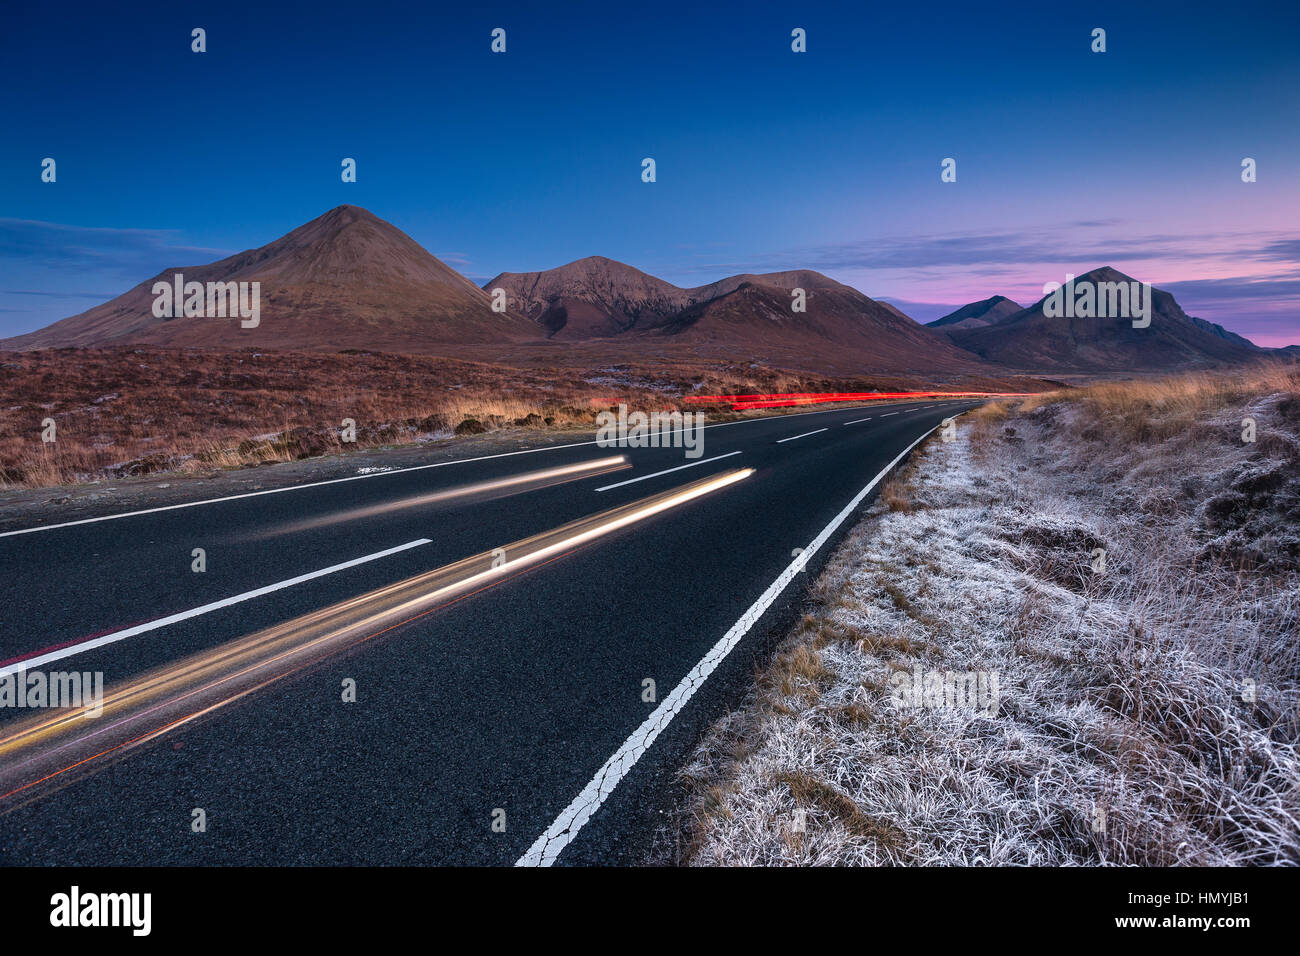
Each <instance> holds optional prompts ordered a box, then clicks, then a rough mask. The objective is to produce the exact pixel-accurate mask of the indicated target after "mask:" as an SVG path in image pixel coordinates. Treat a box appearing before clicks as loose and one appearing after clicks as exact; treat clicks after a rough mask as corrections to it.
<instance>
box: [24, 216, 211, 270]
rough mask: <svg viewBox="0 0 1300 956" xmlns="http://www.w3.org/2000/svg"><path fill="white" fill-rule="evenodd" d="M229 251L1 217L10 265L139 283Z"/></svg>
mask: <svg viewBox="0 0 1300 956" xmlns="http://www.w3.org/2000/svg"><path fill="white" fill-rule="evenodd" d="M232 251H233V250H226V249H211V248H207V247H204V246H193V245H188V244H186V243H184V242H183V241H182V237H181V234H180V233H179V232H178V231H176V230H172V229H112V228H105V227H99V226H74V225H67V224H64V223H55V222H41V221H39V220H34V219H8V218H0V258H4V259H7V260H9V261H10V263H11V265H12V266H16V267H17V268H23V267H24V266H26V267H28V268H31V267H35V268H41V269H48V270H52V271H64V272H65V273H66V274H68V275H73V274H76V273H78V272H87V271H93V272H96V273H99V274H101V275H111V276H115V277H117V278H120V279H125V280H127V281H129V282H130V283H131V284H135V283H137V282H140V281H142V280H143V279H146V278H148V277H149V276H150V275H153V274H154V273H156V272H158V271H159V270H161V269H164V268H167V267H168V266H183V265H190V264H200V263H206V262H211V261H213V260H214V259H220V258H222V257H224V256H228V255H230V254H231V252H232Z"/></svg>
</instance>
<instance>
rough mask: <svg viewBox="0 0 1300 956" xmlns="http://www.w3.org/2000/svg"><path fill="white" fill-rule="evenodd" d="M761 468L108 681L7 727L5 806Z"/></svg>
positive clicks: (0, 766) (0, 762)
mask: <svg viewBox="0 0 1300 956" xmlns="http://www.w3.org/2000/svg"><path fill="white" fill-rule="evenodd" d="M753 473H754V470H753V469H752V468H740V469H734V470H731V471H727V472H723V473H721V474H718V475H713V476H710V477H708V478H704V479H701V480H699V481H696V482H692V483H691V484H688V485H682V486H680V487H678V488H674V489H671V490H669V491H664V492H661V493H659V494H656V495H651V496H649V497H647V498H642V499H640V500H638V501H635V502H632V503H630V504H627V505H622V506H620V507H617V508H611V509H609V510H607V511H602V512H599V513H598V514H595V515H590V516H588V517H585V518H580V519H578V520H576V521H571V522H569V523H567V524H564V525H561V526H560V527H558V528H554V529H552V530H550V531H545V532H542V533H541V534H537V535H533V536H532V537H529V538H524V539H522V540H520V541H516V542H514V543H512V544H508V545H505V546H504V547H502V548H495V549H493V550H492V551H486V552H483V553H481V554H476V555H473V556H471V557H468V558H464V559H462V560H460V561H457V562H455V563H453V564H449V565H446V566H444V567H441V568H436V569H434V570H432V571H427V572H425V573H423V574H420V575H416V576H415V577H412V578H408V579H407V580H405V581H400V582H398V583H396V584H391V585H388V586H387V587H383V588H379V589H377V590H374V591H370V592H369V593H366V594H362V595H360V596H358V597H354V598H350V599H348V600H345V601H340V602H339V603H337V604H333V605H330V606H329V607H326V608H322V609H320V610H317V611H312V612H311V613H309V614H304V615H301V616H299V617H296V618H293V619H292V620H289V621H285V622H283V623H281V624H277V625H274V626H272V627H269V628H265V629H263V630H261V631H257V632H256V633H253V634H250V635H248V636H247V637H243V638H240V639H238V640H235V641H231V642H229V643H227V644H223V645H221V646H219V647H215V648H212V649H210V650H206V651H202V652H200V653H198V654H194V655H192V656H190V657H187V658H184V659H182V660H180V661H176V662H173V663H169V664H166V665H163V666H161V667H159V668H157V669H155V670H153V671H151V672H149V673H148V674H145V675H143V676H141V677H138V678H134V679H131V680H129V681H126V682H125V683H123V684H121V685H119V686H117V687H114V688H110V689H109V690H108V691H107V692H106V693H105V695H104V699H103V701H102V702H101V704H100V708H102V709H100V712H99V716H98V717H92V716H90V714H92V713H93V711H94V709H95V708H94V705H93V703H92V704H88V705H87V706H84V707H78V708H70V709H67V710H60V711H59V712H57V713H51V714H42V715H38V716H35V717H32V718H28V719H26V720H24V721H20V722H17V723H15V724H13V725H11V726H10V727H7V728H5V729H4V730H2V731H0V734H3V735H4V736H3V737H0V812H7V811H8V810H12V809H13V808H14V807H15V806H18V805H21V804H22V803H25V802H28V801H30V800H31V799H35V798H37V797H38V796H40V795H41V794H42V793H44V792H46V790H47V789H48V788H57V787H59V786H62V785H65V784H67V783H70V782H72V781H73V780H75V779H79V778H80V776H81V775H84V774H86V773H92V772H94V771H95V770H98V769H100V768H102V767H103V766H105V765H106V764H107V763H108V762H109V761H110V760H112V759H117V758H119V757H121V756H124V755H125V754H126V753H127V752H128V751H130V750H131V749H133V748H135V747H138V746H140V745H141V744H144V743H147V742H148V741H150V740H153V739H156V738H157V737H159V736H161V735H162V734H165V733H167V732H168V731H171V730H174V729H176V728H177V727H180V726H183V725H185V724H187V723H189V722H190V721H193V720H195V719H197V718H199V717H202V716H205V715H207V714H210V713H212V712H214V711H216V710H218V709H220V708H222V707H225V706H226V705H228V704H230V703H233V702H234V701H236V700H239V699H241V698H243V697H245V696H247V695H249V694H252V693H255V692H256V691H258V690H261V689H262V688H264V687H266V686H267V685H269V684H272V683H274V682H276V681H279V680H281V679H283V678H285V677H288V676H290V675H291V674H294V673H297V672H299V671H301V670H303V669H304V668H307V667H310V666H312V665H314V664H317V663H320V662H321V661H324V660H326V659H328V658H330V657H332V656H334V655H336V654H338V653H340V652H342V651H345V650H347V649H348V648H351V647H354V646H356V645H358V644H360V643H362V642H364V641H368V640H370V639H372V638H374V637H377V636H379V635H380V634H383V633H385V632H387V631H391V630H392V629H394V628H396V627H398V626H400V625H402V624H405V623H408V622H410V621H412V620H414V619H416V618H418V617H421V616H423V615H425V614H429V613H432V612H433V611H436V610H438V609H439V608H441V607H445V606H446V605H448V604H450V603H452V602H454V601H457V600H460V599H462V598H464V597H467V596H469V595H470V594H473V593H476V592H478V591H481V590H484V589H485V588H488V587H491V586H492V585H494V584H497V583H499V582H501V581H502V580H505V579H507V578H509V577H512V576H514V575H516V574H519V573H521V572H522V571H524V570H526V569H528V568H532V567H537V566H540V565H542V564H545V563H547V562H549V561H552V560H555V559H557V558H558V557H560V556H561V555H563V554H565V553H567V552H569V551H571V550H573V549H574V548H576V547H579V546H580V545H583V544H586V543H588V542H591V541H594V540H596V539H598V538H601V537H603V536H605V535H608V534H610V533H612V532H614V531H617V530H619V529H621V528H626V527H629V526H631V525H634V524H636V523H638V522H640V521H644V520H646V519H647V518H650V517H653V516H654V515H657V514H661V513H663V512H665V511H668V510H670V509H673V508H676V507H679V506H681V505H684V504H686V503H687V502H690V501H693V500H695V499H696V498H699V497H701V496H703V495H707V494H710V493H712V492H714V491H719V490H721V489H723V488H726V487H728V486H730V485H733V484H735V483H736V482H738V481H742V480H744V479H745V478H747V477H749V476H750V475H752V474H753Z"/></svg>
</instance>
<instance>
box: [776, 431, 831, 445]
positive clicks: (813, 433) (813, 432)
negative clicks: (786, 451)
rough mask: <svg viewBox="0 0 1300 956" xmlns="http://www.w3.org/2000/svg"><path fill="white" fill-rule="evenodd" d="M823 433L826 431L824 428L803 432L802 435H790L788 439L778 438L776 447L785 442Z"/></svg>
mask: <svg viewBox="0 0 1300 956" xmlns="http://www.w3.org/2000/svg"><path fill="white" fill-rule="evenodd" d="M824 431H826V429H824V428H818V429H816V430H814V431H810V432H804V433H803V434H802V435H791V436H790V437H789V438H778V439H777V440H776V443H777V444H778V445H781V444H784V443H785V442H788V441H794V440H795V439H796V438H807V437H808V436H809V435H816V434H817V432H824Z"/></svg>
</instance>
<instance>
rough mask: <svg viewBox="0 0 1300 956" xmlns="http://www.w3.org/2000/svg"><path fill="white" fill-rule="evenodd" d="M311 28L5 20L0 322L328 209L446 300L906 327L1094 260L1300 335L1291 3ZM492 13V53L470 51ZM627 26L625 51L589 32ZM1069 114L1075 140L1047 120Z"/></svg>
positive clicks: (69, 304)
mask: <svg viewBox="0 0 1300 956" xmlns="http://www.w3.org/2000/svg"><path fill="white" fill-rule="evenodd" d="M343 10H350V8H344V7H342V6H341V5H340V6H339V7H338V8H337V9H336V8H335V7H334V5H332V4H326V5H322V6H320V7H318V8H314V9H313V10H312V12H311V13H310V14H309V15H299V14H297V13H296V12H285V11H263V10H259V9H258V8H254V7H252V6H251V5H241V4H235V5H230V6H227V7H223V8H221V9H220V10H219V11H217V10H214V11H212V12H211V13H209V12H199V13H194V12H176V11H174V10H171V9H169V8H167V7H166V6H164V5H160V4H149V5H145V6H144V7H142V8H140V9H136V10H132V11H128V12H125V13H122V12H118V11H107V10H100V9H96V8H91V7H83V6H78V5H73V6H71V7H69V8H67V11H66V15H65V16H64V17H61V18H59V20H58V21H57V22H55V21H54V19H53V18H45V17H42V16H40V15H39V14H38V12H37V11H35V10H31V9H26V8H24V9H22V10H20V11H18V13H17V14H16V16H15V20H16V28H15V29H13V30H11V31H8V32H7V33H6V34H5V36H4V37H3V38H0V50H3V51H4V53H5V57H6V60H7V62H10V63H12V64H14V67H15V69H14V70H13V71H12V76H11V81H10V84H9V87H8V93H9V97H8V99H9V101H10V105H11V109H10V111H9V112H10V114H11V116H10V119H9V132H10V148H9V149H7V150H5V151H4V152H3V153H0V181H3V182H4V183H5V185H4V187H3V190H4V192H3V195H2V196H0V199H3V204H2V205H0V209H2V210H3V211H4V213H5V215H4V216H3V217H0V249H3V250H4V254H3V256H0V337H8V336H12V335H19V334H23V333H25V332H30V331H34V330H35V329H38V328H42V327H44V326H47V325H49V324H50V323H52V322H54V321H57V320H59V319H62V318H66V317H68V316H71V315H75V314H79V313H81V312H83V311H85V310H86V309H88V308H91V307H93V306H95V305H99V304H101V303H103V302H106V301H109V300H111V299H113V298H115V297H116V296H118V295H120V294H122V293H123V292H126V291H127V290H128V289H130V288H131V287H133V286H135V285H137V284H138V283H140V282H142V281H144V280H145V279H147V278H149V277H151V276H153V275H155V274H157V273H159V272H162V271H164V270H166V269H170V268H180V267H184V266H186V265H198V264H202V263H206V262H211V261H215V260H217V259H220V258H223V257H225V256H227V255H231V254H234V253H237V252H240V251H243V250H246V249H251V248H256V247H258V246H261V245H264V244H266V243H267V242H270V241H272V240H274V239H276V238H278V237H279V236H281V235H284V234H285V233H287V232H289V231H291V230H292V229H294V228H296V227H297V226H300V225H302V224H304V223H306V222H308V221H310V220H311V219H314V218H316V217H317V216H318V215H320V214H321V213H322V211H323V210H328V209H330V208H333V207H335V206H338V205H344V204H348V205H356V206H361V207H363V208H365V209H368V210H370V211H371V212H373V213H374V214H375V215H377V216H379V217H380V218H382V219H385V220H387V221H389V222H392V223H393V224H394V225H396V226H397V227H398V228H400V229H402V230H403V231H404V232H406V233H407V234H408V235H410V236H411V237H412V238H413V239H414V240H415V241H416V242H418V243H419V244H420V245H421V246H423V247H424V248H425V249H427V250H428V251H429V252H430V253H432V254H433V255H434V256H436V257H437V258H439V259H440V260H442V261H443V262H444V263H446V264H447V265H448V266H449V267H451V268H453V269H456V270H457V271H459V272H461V273H462V274H463V275H465V276H466V277H467V278H469V279H471V281H474V282H475V283H476V284H478V285H482V284H483V283H484V282H486V281H488V280H489V279H491V278H492V277H493V276H495V275H497V274H499V273H500V272H532V271H543V270H546V269H552V268H556V267H558V266H560V265H562V264H566V263H569V262H572V261H575V260H577V259H580V258H584V257H586V256H588V255H600V256H604V257H606V258H610V259H613V260H615V261H619V262H624V263H627V264H629V265H633V266H635V267H636V268H638V269H640V270H642V271H644V272H647V273H649V274H651V275H654V276H657V277H660V278H663V279H664V280H666V281H669V282H672V283H673V284H674V285H678V286H681V287H684V288H688V287H692V286H698V285H702V284H705V283H707V282H711V281H715V280H717V279H719V278H722V277H724V276H728V275H734V274H737V273H742V272H756V273H762V272H771V271H783V270H789V269H800V268H806V269H811V270H815V271H818V272H821V273H823V274H825V275H827V276H829V277H831V278H832V279H835V280H836V281H839V282H842V283H844V284H845V285H849V286H851V287H853V288H855V289H858V290H859V291H861V292H863V293H864V294H866V295H868V296H870V297H871V298H874V299H877V300H879V301H883V302H888V303H890V304H891V305H894V306H896V307H897V308H899V309H901V310H902V311H903V312H905V313H907V314H908V315H910V316H911V317H913V318H915V319H916V320H917V321H918V322H922V323H924V322H928V321H932V320H933V319H936V318H939V317H940V316H942V315H944V314H947V313H948V312H951V311H953V310H955V309H957V308H960V307H962V306H963V305H966V304H968V303H970V302H974V301H979V300H982V299H986V298H988V297H990V296H993V295H1004V296H1007V297H1008V298H1010V299H1012V300H1014V301H1015V302H1017V303H1019V304H1021V305H1022V306H1024V305H1028V304H1032V303H1033V302H1035V301H1037V300H1038V299H1039V298H1041V297H1042V293H1041V289H1042V286H1043V284H1044V283H1046V282H1052V281H1056V282H1059V281H1062V280H1063V279H1064V276H1065V275H1066V274H1067V273H1074V274H1076V275H1082V274H1083V273H1085V272H1087V271H1090V270H1091V269H1093V268H1097V267H1098V266H1099V265H1110V266H1112V267H1114V268H1116V269H1118V270H1119V271H1121V272H1124V273H1126V274H1128V275H1132V276H1134V277H1135V278H1138V279H1141V280H1142V281H1144V282H1150V283H1151V284H1152V285H1153V286H1156V287H1158V288H1161V289H1163V290H1165V291H1168V292H1170V293H1171V294H1172V295H1174V297H1175V298H1176V299H1177V300H1178V302H1179V304H1180V305H1181V306H1182V308H1183V309H1184V311H1186V312H1187V314H1188V315H1194V316H1199V317H1201V318H1204V319H1208V320H1210V321H1212V322H1216V323H1218V324H1220V325H1222V326H1223V327H1224V328H1226V329H1229V330H1230V331H1233V332H1236V333H1238V334H1241V335H1244V336H1246V337H1247V338H1249V339H1251V340H1252V341H1254V342H1255V343H1256V344H1259V345H1264V346H1282V345H1287V344H1297V343H1300V234H1298V233H1297V231H1296V226H1295V219H1296V216H1295V212H1296V211H1297V210H1300V186H1297V181H1298V180H1300V176H1298V175H1297V174H1300V169H1297V168H1296V166H1297V159H1296V157H1297V156H1298V155H1300V131H1298V130H1297V128H1296V125H1295V124H1294V122H1293V121H1292V120H1293V117H1294V116H1295V115H1297V114H1298V113H1300V109H1297V107H1300V92H1297V91H1300V57H1297V55H1296V51H1295V49H1294V44H1293V43H1291V42H1289V38H1291V37H1293V36H1294V35H1295V34H1296V28H1297V27H1300V11H1298V10H1297V9H1296V8H1295V7H1294V5H1288V4H1281V3H1278V4H1274V5H1272V6H1270V7H1269V8H1267V9H1265V10H1262V11H1259V12H1256V13H1255V14H1254V15H1253V16H1251V17H1238V18H1226V19H1225V18H1221V17H1216V16H1215V15H1214V12H1213V11H1215V8H1214V7H1211V6H1209V5H1190V6H1189V5H1187V4H1178V5H1176V6H1175V5H1173V4H1160V5H1156V6H1155V7H1153V8H1151V9H1147V10H1143V11H1130V10H1128V9H1127V8H1125V7H1124V6H1123V5H1119V4H1101V5H1089V6H1087V7H1083V6H1082V5H1069V6H1067V7H1065V8H1060V9H1056V10H1053V11H1049V12H1043V11H1040V10H1036V9H1035V8H1034V7H1033V6H1032V5H1028V4H1026V5H1023V6H1021V7H1020V8H1019V10H1018V11H1017V12H1016V13H1015V14H1013V15H1008V16H1005V17H1003V18H1001V19H998V20H996V21H994V20H990V19H989V18H988V17H987V16H986V15H985V13H984V12H983V11H981V10H977V9H975V8H965V9H955V10H953V11H951V13H950V15H949V16H947V17H946V18H945V19H944V20H942V21H941V22H937V23H935V22H931V21H932V20H933V19H934V18H933V17H932V15H931V14H930V13H929V12H927V11H923V10H904V11H886V12H874V13H872V14H870V15H868V14H867V13H866V12H864V11H861V10H858V9H854V8H852V7H850V6H848V5H841V4H823V5H814V6H812V7H800V8H799V9H797V10H793V11H792V10H790V9H788V8H782V7H779V6H776V5H770V4H769V5H763V6H760V7H758V8H756V9H754V10H753V11H750V13H749V15H748V16H747V17H745V18H744V19H743V20H738V19H736V18H733V17H728V16H726V15H725V14H724V13H723V12H721V11H707V10H705V11H701V10H695V9H692V8H687V7H684V6H680V5H668V6H666V7H664V8H663V9H662V10H660V11H658V12H657V13H656V15H655V16H653V17H648V18H647V17H645V16H643V15H638V14H635V13H628V12H626V11H608V10H601V9H599V8H596V7H584V6H583V5H578V6H576V7H575V8H573V9H572V10H566V11H565V12H564V13H563V14H554V13H552V14H549V15H548V14H547V12H546V11H541V10H536V9H528V8H527V7H520V6H517V5H510V4H508V5H505V6H503V7H501V8H499V9H497V10H494V11H493V12H492V13H491V14H478V13H475V12H474V11H453V12H450V13H444V14H442V15H441V16H435V15H434V13H433V12H432V11H429V10H423V11H413V12H412V11H405V10H401V8H400V7H393V6H390V5H385V4H383V3H379V4H372V5H369V6H368V7H367V9H366V10H364V11H361V12H359V13H348V14H346V15H345V14H344V13H342V12H340V11H343ZM1120 11H1123V12H1122V13H1121V12H1120ZM1198 11H1203V12H1202V13H1201V14H1200V15H1198ZM72 18H76V20H77V22H78V28H77V29H76V30H73V31H70V32H69V31H67V30H66V26H65V25H66V24H67V23H68V22H69V21H70V19H72ZM1211 24H1212V25H1213V29H1212V30H1211V29H1209V26H1210V25H1211ZM200 25H202V26H204V28H205V29H206V30H207V43H208V50H207V52H206V53H203V54H195V53H192V52H191V50H190V28H191V27H192V26H200ZM1108 25H1109V26H1108ZM496 26H502V27H504V28H506V29H507V36H508V47H507V52H506V53H505V54H492V53H491V52H490V51H489V42H490V37H489V34H490V30H491V29H492V28H493V27H496ZM794 26H799V27H802V28H804V29H806V30H807V36H808V52H806V53H802V54H794V53H792V52H791V51H790V48H789V40H790V29H791V28H792V27H794ZM1094 26H1103V27H1107V28H1108V34H1107V43H1108V49H1107V52H1106V53H1104V54H1094V53H1092V52H1091V51H1090V50H1089V48H1088V42H1089V31H1090V30H1091V29H1092V28H1093V27H1094ZM630 36H635V38H636V41H637V45H636V47H635V49H636V50H637V52H636V53H634V54H631V55H629V54H628V53H627V52H626V49H625V47H624V45H623V44H622V43H620V42H615V41H616V40H618V39H620V38H626V37H630ZM104 49H111V50H112V51H113V53H114V66H113V68H112V71H113V74H114V75H113V76H112V77H111V79H112V83H102V82H100V81H101V79H102V70H103V68H102V66H100V65H99V64H100V62H101V59H100V58H101V57H102V54H103V52H104ZM864 52H865V53H869V54H870V55H869V56H864V55H863V54H864ZM995 53H1001V54H1002V55H1000V56H998V55H995ZM972 60H973V61H974V62H976V63H977V64H978V66H977V67H976V68H972V67H971V66H970V63H971V62H972ZM1189 62H1195V63H1196V64H1197V72H1196V73H1195V74H1194V75H1192V76H1187V75H1184V74H1183V73H1182V72H1180V71H1181V70H1183V69H1185V64H1187V63H1189ZM554 63H559V67H558V68H556V69H552V68H551V65H552V64H554ZM918 65H923V66H924V69H922V70H918V69H917V67H918ZM24 66H25V67H27V69H22V67H24ZM159 75H162V76H165V77H166V78H167V82H166V83H165V84H163V85H162V86H161V87H160V86H159V84H158V76H159ZM1173 79H1177V80H1178V83H1177V84H1174V83H1172V82H1171V81H1172V80H1173ZM268 91H270V92H269V93H268ZM448 91H450V92H448ZM611 101H612V102H618V103H621V104H624V105H623V107H622V108H621V109H618V110H612V111H611V110H610V109H609V108H608V104H609V102H611ZM1097 102H1105V103H1106V112H1105V113H1104V120H1103V119H1102V116H1103V114H1100V113H1098V112H1097V110H1096V109H1085V110H1084V112H1083V114H1082V119H1080V113H1079V111H1078V104H1094V103H1097ZM142 103H145V104H148V108H147V109H142V108H141V104H142ZM1063 105H1065V106H1066V107H1068V108H1065V109H1063V108H1062V106H1063ZM1093 117H1097V119H1095V120H1094V119H1093ZM1206 130H1213V131H1214V135H1213V136H1206V135H1204V133H1205V131H1206ZM289 134H291V135H289ZM173 142H174V143H180V144H190V145H192V148H183V149H168V148H165V147H166V146H167V145H168V144H169V143H173ZM250 142H255V143H257V144H258V149H257V150H255V151H250V150H248V149H247V148H246V144H247V143H250ZM828 144H829V147H830V148H828ZM46 156H49V157H53V158H55V159H56V160H57V161H58V179H57V182H55V183H42V182H41V181H40V175H39V174H40V162H41V159H42V157H46ZM646 156H650V157H654V158H655V160H656V165H657V169H656V172H657V180H656V182H654V183H643V182H641V179H640V172H641V168H640V163H641V160H642V158H643V157H646ZM1246 156H1249V157H1252V158H1254V159H1255V160H1256V161H1257V162H1258V170H1259V178H1258V181H1257V182H1254V183H1250V184H1246V183H1243V182H1241V179H1240V168H1239V164H1240V162H1241V159H1242V158H1243V157H1246ZM344 157H354V158H356V160H357V163H358V177H357V182H355V183H343V182H341V180H340V176H339V164H340V160H341V159H342V158H344ZM947 157H954V158H956V159H957V163H958V170H957V171H958V177H957V182H955V183H941V182H940V179H939V173H940V161H941V160H942V159H944V158H947ZM756 197H761V198H762V201H756ZM1188 197H1194V199H1195V201H1194V202H1189V201H1188Z"/></svg>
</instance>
